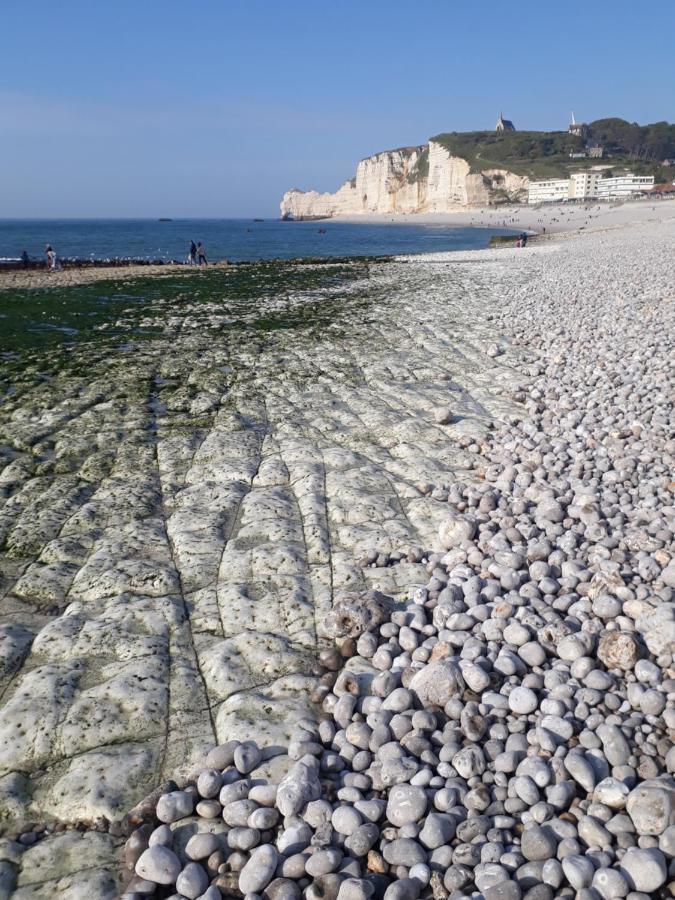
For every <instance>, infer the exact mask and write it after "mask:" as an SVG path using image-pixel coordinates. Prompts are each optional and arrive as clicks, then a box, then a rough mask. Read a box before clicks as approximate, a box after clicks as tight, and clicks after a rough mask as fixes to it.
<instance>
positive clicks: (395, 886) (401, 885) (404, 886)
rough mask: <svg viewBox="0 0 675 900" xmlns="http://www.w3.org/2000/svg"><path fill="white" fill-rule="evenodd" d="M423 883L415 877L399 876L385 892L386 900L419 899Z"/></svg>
mask: <svg viewBox="0 0 675 900" xmlns="http://www.w3.org/2000/svg"><path fill="white" fill-rule="evenodd" d="M421 890H422V885H421V884H420V883H419V881H417V880H416V879H415V878H399V879H397V880H396V881H394V882H393V883H392V884H390V885H389V887H388V888H387V890H386V891H385V892H384V900H417V898H418V897H419V895H420V891H421Z"/></svg>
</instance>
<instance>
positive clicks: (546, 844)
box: [520, 826, 558, 860]
mask: <svg viewBox="0 0 675 900" xmlns="http://www.w3.org/2000/svg"><path fill="white" fill-rule="evenodd" d="M557 846H558V841H557V840H556V837H555V835H554V833H553V832H552V831H551V829H549V828H546V827H539V826H534V827H530V828H526V829H525V831H523V833H522V835H521V838H520V852H521V853H522V854H523V856H524V857H525V859H528V860H539V859H551V858H552V857H554V856H555V853H556V849H557Z"/></svg>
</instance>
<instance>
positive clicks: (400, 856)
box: [382, 838, 427, 868]
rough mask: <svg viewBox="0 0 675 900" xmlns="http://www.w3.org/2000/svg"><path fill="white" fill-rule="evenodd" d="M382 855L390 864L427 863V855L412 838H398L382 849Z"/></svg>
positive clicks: (409, 864)
mask: <svg viewBox="0 0 675 900" xmlns="http://www.w3.org/2000/svg"><path fill="white" fill-rule="evenodd" d="M382 855H383V856H384V858H385V860H386V861H387V862H388V863H389V865H390V866H392V865H393V866H407V867H408V868H410V867H411V866H414V865H416V864H417V863H425V862H426V861H427V855H426V853H425V852H424V850H423V849H422V847H420V845H419V844H418V843H417V841H413V840H412V839H411V838H396V840H393V841H392V842H391V843H390V844H387V846H386V847H385V848H384V850H383V851H382Z"/></svg>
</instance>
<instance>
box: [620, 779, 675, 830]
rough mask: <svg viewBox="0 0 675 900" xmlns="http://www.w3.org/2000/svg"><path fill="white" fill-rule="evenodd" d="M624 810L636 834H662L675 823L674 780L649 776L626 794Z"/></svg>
mask: <svg viewBox="0 0 675 900" xmlns="http://www.w3.org/2000/svg"><path fill="white" fill-rule="evenodd" d="M626 811H627V813H628V815H629V816H630V817H631V820H632V822H633V825H634V826H635V830H636V831H637V833H638V834H651V835H657V834H662V833H663V832H664V831H665V830H666V828H668V827H669V826H670V825H675V780H673V779H672V778H667V777H662V778H650V779H649V780H648V781H643V782H642V784H639V785H638V786H637V787H636V788H634V789H633V790H632V791H631V792H630V794H629V795H628V800H627V801H626Z"/></svg>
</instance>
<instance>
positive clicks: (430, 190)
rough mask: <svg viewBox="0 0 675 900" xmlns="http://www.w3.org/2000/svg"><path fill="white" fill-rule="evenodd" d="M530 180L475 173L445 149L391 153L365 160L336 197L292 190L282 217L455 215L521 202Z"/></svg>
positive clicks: (431, 146) (430, 146)
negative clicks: (502, 200) (467, 209)
mask: <svg viewBox="0 0 675 900" xmlns="http://www.w3.org/2000/svg"><path fill="white" fill-rule="evenodd" d="M527 185H528V179H527V178H525V177H521V176H518V175H514V174H513V172H509V171H507V170H506V169H489V170H485V171H483V172H473V173H472V172H471V170H470V166H469V164H468V162H466V160H464V159H462V158H461V157H459V156H451V155H450V154H449V153H448V151H447V150H446V149H445V148H444V147H442V146H441V145H440V144H437V143H435V142H434V141H429V143H428V144H426V145H424V146H422V147H406V148H404V149H402V150H387V151H385V152H384V153H377V154H376V155H375V156H369V157H367V158H366V159H362V160H361V162H360V163H359V164H358V166H357V168H356V177H355V178H352V179H350V180H349V181H346V182H345V183H344V184H343V185H342V187H341V188H340V189H339V190H338V191H336V192H335V193H334V194H319V193H318V192H317V191H300V190H298V189H297V188H294V189H293V190H292V191H287V192H286V193H285V194H284V196H283V199H282V201H281V215H282V217H283V218H291V219H308V218H330V217H332V216H352V215H362V214H367V213H382V214H389V215H395V214H397V213H421V212H454V211H456V210H459V209H463V208H465V207H467V206H487V204H488V203H489V202H490V201H491V200H495V199H497V198H506V197H508V198H509V199H512V200H519V199H522V197H523V195H524V193H526V192H527Z"/></svg>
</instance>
